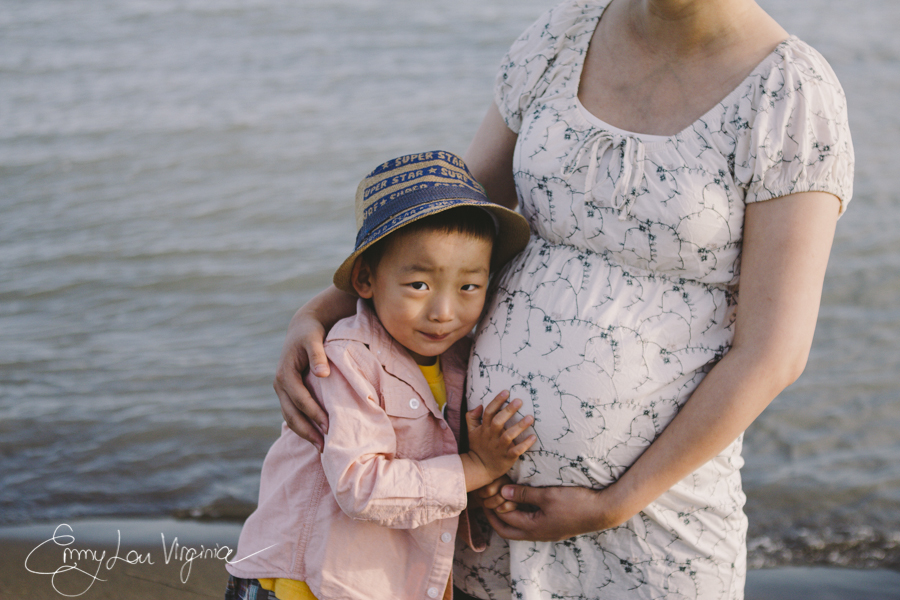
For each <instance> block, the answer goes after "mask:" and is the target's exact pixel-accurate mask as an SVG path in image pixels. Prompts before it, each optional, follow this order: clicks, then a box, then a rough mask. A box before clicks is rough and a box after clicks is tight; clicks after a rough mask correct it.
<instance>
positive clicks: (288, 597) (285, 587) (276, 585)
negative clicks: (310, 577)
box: [259, 579, 316, 600]
mask: <svg viewBox="0 0 900 600" xmlns="http://www.w3.org/2000/svg"><path fill="white" fill-rule="evenodd" d="M259 585H260V587H262V588H263V589H264V590H269V591H270V592H275V595H276V596H278V600H316V597H315V596H313V593H312V592H311V591H310V589H309V586H308V585H306V584H305V583H303V582H302V581H294V580H293V579H260V580H259Z"/></svg>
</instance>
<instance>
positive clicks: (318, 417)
mask: <svg viewBox="0 0 900 600" xmlns="http://www.w3.org/2000/svg"><path fill="white" fill-rule="evenodd" d="M272 387H274V388H275V393H276V394H277V395H278V401H279V403H280V404H281V415H282V416H283V417H284V422H285V423H287V426H288V428H289V429H290V430H291V431H293V432H294V433H296V434H297V435H299V436H300V437H301V438H303V439H304V440H306V441H308V442H311V443H312V444H313V445H315V446H316V448H318V449H319V452H321V451H322V447H323V444H324V442H325V438H324V436H323V435H322V433H323V432H327V431H328V414H327V413H326V412H325V411H324V410H323V409H322V407H321V406H319V403H318V402H316V400H315V398H313V397H312V395H311V394H310V393H309V390H307V389H306V386H305V385H303V380H302V379H301V378H300V377H299V375H294V376H293V377H290V376H283V377H282V378H281V379H277V378H276V379H275V382H274V384H273V386H272ZM314 423H315V424H314ZM316 424H317V425H316Z"/></svg>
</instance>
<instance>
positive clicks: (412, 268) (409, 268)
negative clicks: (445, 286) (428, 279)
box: [400, 263, 434, 273]
mask: <svg viewBox="0 0 900 600" xmlns="http://www.w3.org/2000/svg"><path fill="white" fill-rule="evenodd" d="M432 271H434V267H431V266H426V265H420V264H417V263H413V264H410V265H406V266H404V267H403V268H401V269H400V272H401V273H422V272H425V273H431V272H432Z"/></svg>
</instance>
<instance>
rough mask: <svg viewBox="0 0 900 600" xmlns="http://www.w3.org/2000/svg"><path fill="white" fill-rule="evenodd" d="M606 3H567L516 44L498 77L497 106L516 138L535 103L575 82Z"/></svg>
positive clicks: (543, 17) (577, 0) (548, 13)
mask: <svg viewBox="0 0 900 600" xmlns="http://www.w3.org/2000/svg"><path fill="white" fill-rule="evenodd" d="M606 3H607V2H606V0H602V1H590V0H566V1H565V2H562V3H561V4H558V5H556V6H554V7H553V8H551V9H550V10H548V11H546V12H545V13H544V14H543V15H541V16H540V17H539V18H538V19H537V20H536V21H535V22H534V23H533V24H532V25H531V26H530V27H528V28H527V29H526V30H525V31H524V33H522V35H520V36H519V37H518V39H517V40H516V41H515V42H513V44H512V46H511V47H510V49H509V52H507V54H506V56H505V57H504V58H503V61H502V62H501V64H500V69H499V71H498V73H497V79H496V82H495V88H494V100H495V101H496V103H497V106H498V108H499V109H500V114H501V115H502V116H503V118H504V120H505V121H506V124H507V125H508V126H509V127H510V128H511V129H512V130H513V131H514V132H518V130H519V126H520V124H521V120H522V115H523V113H524V111H525V110H526V109H527V108H528V107H529V106H530V105H531V103H532V101H533V100H534V99H535V98H538V97H540V96H541V95H543V94H544V93H546V92H547V91H548V90H551V89H562V87H564V86H565V85H566V83H567V82H568V81H570V80H573V78H574V77H575V75H576V73H577V71H578V69H577V66H578V65H579V64H581V62H583V61H584V55H585V53H586V52H587V48H588V45H589V44H590V40H591V36H592V35H593V33H594V28H595V27H596V23H597V21H598V20H599V19H600V15H601V14H603V9H604V8H605V7H606Z"/></svg>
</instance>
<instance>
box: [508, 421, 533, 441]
mask: <svg viewBox="0 0 900 600" xmlns="http://www.w3.org/2000/svg"><path fill="white" fill-rule="evenodd" d="M532 423H534V417H532V416H531V415H527V416H525V417H523V418H522V419H521V420H520V421H519V422H518V423H515V424H514V425H511V426H510V427H509V428H508V429H507V430H506V433H504V434H503V435H504V437H505V439H507V440H509V442H512V441H513V440H514V439H516V438H517V437H519V436H520V435H521V434H522V433H523V432H524V431H525V430H526V429H528V428H529V427H531V425H532Z"/></svg>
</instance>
